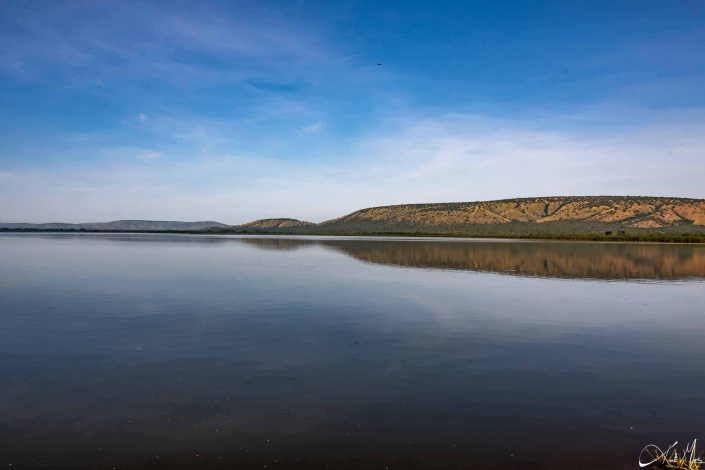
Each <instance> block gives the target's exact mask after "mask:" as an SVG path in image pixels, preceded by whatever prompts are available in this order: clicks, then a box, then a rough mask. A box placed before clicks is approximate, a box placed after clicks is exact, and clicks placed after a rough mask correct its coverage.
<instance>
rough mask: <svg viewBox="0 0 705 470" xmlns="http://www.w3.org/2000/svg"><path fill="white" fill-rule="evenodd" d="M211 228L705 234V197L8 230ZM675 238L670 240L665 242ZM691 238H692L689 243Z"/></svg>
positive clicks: (561, 199)
mask: <svg viewBox="0 0 705 470" xmlns="http://www.w3.org/2000/svg"><path fill="white" fill-rule="evenodd" d="M3 228H4V229H10V230H12V229H14V230H18V229H20V230H22V229H24V230H87V231H102V230H104V231H203V232H208V233H234V234H237V233H262V234H298V235H380V234H413V235H424V234H426V235H450V236H453V235H467V236H499V237H501V236H505V237H526V236H530V237H543V238H547V237H548V238H550V237H552V236H554V235H558V236H565V235H569V236H573V237H574V236H581V237H583V236H598V235H599V236H618V235H624V236H627V237H629V236H634V237H643V236H644V235H648V236H651V235H654V234H658V235H659V236H661V235H663V236H664V237H662V238H666V237H670V236H671V235H678V236H679V237H681V238H682V236H690V235H695V236H696V237H698V240H697V241H700V240H703V239H705V200H704V199H686V198H673V197H648V196H557V197H535V198H522V199H503V200H498V201H481V202H448V203H429V204H402V205H395V206H382V207H371V208H367V209H361V210H359V211H355V212H353V213H351V214H348V215H345V216H343V217H340V218H337V219H333V220H329V221H326V222H322V223H319V224H314V223H311V222H305V221H301V220H297V219H290V218H275V219H260V220H255V221H253V222H249V223H246V224H242V225H234V226H231V225H225V224H221V223H219V222H173V221H152V220H118V221H114V222H105V223H87V224H61V223H50V224H3V223H0V229H3ZM661 241H667V240H661ZM684 241H687V240H684Z"/></svg>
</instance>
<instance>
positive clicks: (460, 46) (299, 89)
mask: <svg viewBox="0 0 705 470" xmlns="http://www.w3.org/2000/svg"><path fill="white" fill-rule="evenodd" d="M703 44H705V2H703V1H688V0H686V1H680V0H679V1H654V2H651V1H646V0H643V1H632V2H619V1H610V2H600V1H592V2H584V1H581V2H571V1H561V2H547V1H522V2H519V1H516V2H510V1H506V2H504V1H502V2H499V1H492V2H490V1H486V2H471V1H462V2H461V1H458V2H450V1H434V2H430V1H429V2H411V1H399V2H395V1H375V2H372V1H369V2H367V1H343V0H341V1H335V2H330V1H321V2H316V1H310V0H299V1H294V0H292V1H282V2H276V1H267V2H255V1H253V2H208V1H199V2H178V1H175V2H147V1H145V2H139V1H130V0H126V1H101V2H93V1H73V2H61V1H51V2H49V1H46V2H45V1H31V2H30V1H24V2H18V1H4V2H2V3H0V86H2V93H1V94H0V203H1V204H0V221H8V222H9V221H32V222H38V221H67V222H87V221H101V220H112V219H119V218H149V219H179V220H205V219H209V220H219V221H223V222H228V223H240V222H245V221H248V220H251V219H254V218H263V217H297V218H302V219H307V220H312V221H321V220H325V219H328V218H333V217H336V216H340V215H343V214H345V213H347V212H350V211H352V210H355V209H358V208H362V207H367V206H373V205H385V204H395V203H411V202H434V201H471V200H481V199H495V198H507V197H521V196H538V195H559V194H561V195H564V194H565V195H570V194H643V195H673V196H688V197H705V183H704V181H705V86H704V84H705V48H703V47H702V45H703ZM378 64H381V65H378Z"/></svg>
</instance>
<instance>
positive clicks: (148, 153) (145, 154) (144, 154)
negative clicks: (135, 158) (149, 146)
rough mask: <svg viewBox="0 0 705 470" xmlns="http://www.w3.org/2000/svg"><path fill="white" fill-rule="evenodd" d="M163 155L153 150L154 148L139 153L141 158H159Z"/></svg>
mask: <svg viewBox="0 0 705 470" xmlns="http://www.w3.org/2000/svg"><path fill="white" fill-rule="evenodd" d="M163 157H164V154H163V153H161V152H155V151H154V150H145V151H143V152H142V153H140V155H139V158H140V159H141V160H160V159H161V158H163Z"/></svg>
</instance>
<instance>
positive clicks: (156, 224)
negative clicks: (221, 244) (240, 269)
mask: <svg viewBox="0 0 705 470" xmlns="http://www.w3.org/2000/svg"><path fill="white" fill-rule="evenodd" d="M222 227H227V225H225V224H221V223H220V222H211V221H205V222H176V221H168V220H115V221H113V222H95V223H85V224H64V223H48V224H21V223H20V224H14V223H2V222H0V229H3V228H5V229H24V230H107V231H171V230H185V231H199V230H208V229H213V228H222Z"/></svg>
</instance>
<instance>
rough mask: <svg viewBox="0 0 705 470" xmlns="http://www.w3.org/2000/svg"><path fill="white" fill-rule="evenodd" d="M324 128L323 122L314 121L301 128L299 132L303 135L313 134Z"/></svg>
mask: <svg viewBox="0 0 705 470" xmlns="http://www.w3.org/2000/svg"><path fill="white" fill-rule="evenodd" d="M325 126H326V123H325V122H323V121H316V122H314V123H311V124H309V125H307V126H303V127H302V128H301V132H303V133H304V134H313V133H315V132H319V131H321V130H322V129H323V128H324V127H325Z"/></svg>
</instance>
